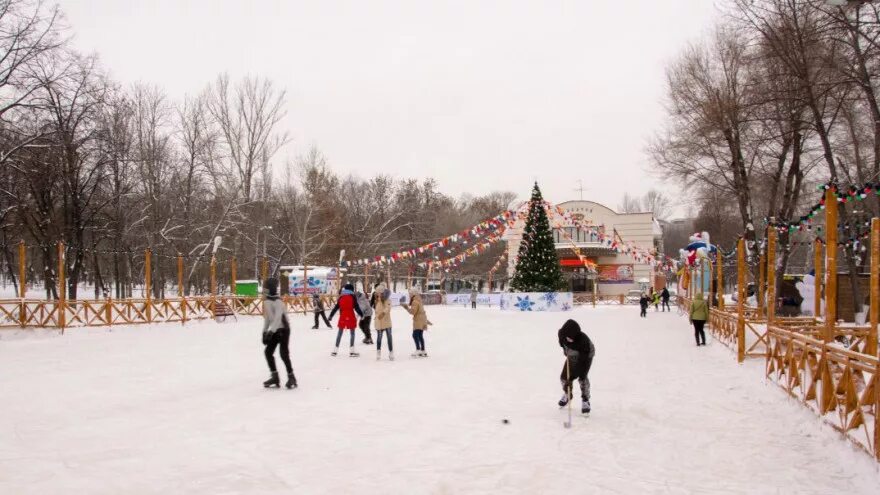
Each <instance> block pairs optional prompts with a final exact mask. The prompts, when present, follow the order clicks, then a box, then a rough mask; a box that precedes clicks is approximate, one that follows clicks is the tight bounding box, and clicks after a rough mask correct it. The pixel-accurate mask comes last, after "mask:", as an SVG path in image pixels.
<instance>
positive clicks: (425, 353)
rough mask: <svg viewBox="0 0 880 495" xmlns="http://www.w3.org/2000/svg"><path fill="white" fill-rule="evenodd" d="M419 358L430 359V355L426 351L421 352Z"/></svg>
mask: <svg viewBox="0 0 880 495" xmlns="http://www.w3.org/2000/svg"><path fill="white" fill-rule="evenodd" d="M419 357H428V353H427V352H425V351H419Z"/></svg>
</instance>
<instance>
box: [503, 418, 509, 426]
mask: <svg viewBox="0 0 880 495" xmlns="http://www.w3.org/2000/svg"><path fill="white" fill-rule="evenodd" d="M501 422H502V423H504V424H506V425H507V424H510V420H509V419H507V418H504V419H502V420H501Z"/></svg>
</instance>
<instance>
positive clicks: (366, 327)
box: [358, 316, 373, 340]
mask: <svg viewBox="0 0 880 495" xmlns="http://www.w3.org/2000/svg"><path fill="white" fill-rule="evenodd" d="M371 321H373V317H372V316H364V317H363V318H361V321H360V323H358V326H359V327H360V329H361V332H364V338H365V339H366V340H373V336H372V335H371V334H370V322H371Z"/></svg>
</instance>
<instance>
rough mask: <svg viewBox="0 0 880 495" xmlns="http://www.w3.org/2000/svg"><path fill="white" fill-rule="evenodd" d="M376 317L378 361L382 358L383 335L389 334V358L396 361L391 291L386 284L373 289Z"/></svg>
mask: <svg viewBox="0 0 880 495" xmlns="http://www.w3.org/2000/svg"><path fill="white" fill-rule="evenodd" d="M373 300H374V301H375V308H373V310H374V315H375V317H376V320H375V321H376V361H378V360H380V359H382V336H383V335H387V336H388V359H389V360H390V361H394V342H393V341H392V339H391V291H390V290H388V289H387V288H386V287H385V284H379V285H377V286H376V288H375V289H374V290H373Z"/></svg>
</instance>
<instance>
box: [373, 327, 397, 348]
mask: <svg viewBox="0 0 880 495" xmlns="http://www.w3.org/2000/svg"><path fill="white" fill-rule="evenodd" d="M385 333H387V334H388V350H389V351H391V352H394V343H393V342H392V341H391V329H390V328H383V329H381V330H376V334H377V335H376V349H379V350H380V351H381V350H382V335H383V334H385Z"/></svg>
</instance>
